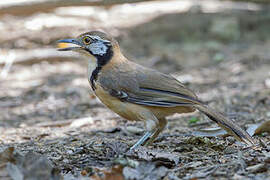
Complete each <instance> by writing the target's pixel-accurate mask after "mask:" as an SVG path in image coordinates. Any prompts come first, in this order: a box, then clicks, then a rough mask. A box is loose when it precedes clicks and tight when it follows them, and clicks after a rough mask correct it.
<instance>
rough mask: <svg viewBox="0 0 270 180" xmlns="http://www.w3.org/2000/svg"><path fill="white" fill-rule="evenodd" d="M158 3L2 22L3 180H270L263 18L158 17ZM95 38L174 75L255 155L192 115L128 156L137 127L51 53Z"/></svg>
mask: <svg viewBox="0 0 270 180" xmlns="http://www.w3.org/2000/svg"><path fill="white" fill-rule="evenodd" d="M206 2H208V1H206ZM209 2H210V1H209ZM158 3H161V2H149V3H137V5H136V6H134V5H132V6H131V5H130V6H129V5H117V6H113V7H110V8H102V7H83V8H80V11H79V12H78V7H76V8H77V9H76V8H75V7H66V8H57V9H55V10H54V11H51V12H46V13H36V14H32V15H28V16H20V17H19V16H11V15H5V16H1V17H0V18H1V22H0V30H1V31H0V41H1V45H0V51H1V54H2V55H3V56H2V57H0V58H1V60H0V63H1V69H0V73H1V74H0V76H1V77H0V132H1V134H0V160H1V161H2V162H0V177H1V179H12V178H13V179H19V178H20V177H22V176H24V177H39V178H38V179H40V177H41V176H42V177H43V178H44V179H47V178H48V177H51V178H55V179H57V178H60V177H64V179H89V177H90V179H107V180H108V179H200V178H208V179H217V178H218V179H270V170H269V169H270V141H269V140H270V136H269V133H267V131H268V132H269V131H270V130H269V127H270V125H269V118H270V53H269V49H270V35H269V28H270V15H269V12H268V11H264V10H258V8H259V6H258V7H257V6H256V5H253V6H254V8H253V9H252V8H251V9H249V10H245V9H242V10H239V9H237V8H233V7H238V6H237V5H238V4H232V5H231V6H230V7H227V6H228V5H227V4H226V3H224V6H221V7H222V8H220V7H218V8H217V7H216V9H214V10H213V7H212V6H211V5H210V6H209V7H208V5H207V4H206V5H205V4H202V5H200V6H199V5H194V6H190V7H189V8H187V9H184V8H183V10H181V11H182V12H180V11H179V10H178V9H177V8H172V7H171V6H170V8H171V9H170V8H167V10H166V11H165V10H164V11H162V10H160V9H159V8H160V6H159V4H158ZM171 3H176V4H175V6H179V4H178V3H179V2H177V1H171ZM149 5H152V6H151V7H152V11H153V12H149V11H148V10H147V8H148V6H149ZM161 5H162V6H163V7H167V6H165V5H166V3H165V4H162V3H161ZM183 5H186V4H185V3H184V4H183ZM253 6H249V7H253ZM143 7H144V8H143ZM168 7H169V6H168ZM243 7H244V6H243ZM132 8H135V9H136V8H137V9H136V10H134V9H132ZM211 8H212V9H211ZM139 9H140V10H141V11H139V12H140V13H139V12H137V11H138V10H139ZM259 9H260V8H259ZM211 10H212V12H211ZM89 16H90V18H89ZM93 29H103V30H105V31H107V32H110V33H111V34H112V35H114V36H115V37H116V38H117V40H119V43H120V46H121V47H122V51H123V53H124V54H125V55H126V56H127V57H128V58H129V59H131V60H133V61H135V62H136V63H139V64H143V65H145V66H148V67H151V68H154V69H158V70H159V71H162V72H164V73H170V74H172V75H173V76H174V77H176V78H177V79H179V80H180V81H182V82H183V83H184V84H185V85H186V86H187V87H188V88H190V89H192V90H194V92H196V94H197V95H198V97H199V98H200V99H201V100H203V101H205V102H207V103H208V104H209V106H211V107H212V108H214V109H216V110H218V111H221V112H223V113H224V114H225V115H226V116H228V117H229V118H231V119H233V120H234V121H235V123H237V124H239V125H240V126H241V127H242V128H244V129H246V130H248V131H249V132H250V133H251V134H252V135H253V134H254V131H255V130H256V129H257V131H258V132H257V135H254V136H253V137H254V138H255V140H256V142H257V146H256V147H248V146H246V145H244V144H242V143H240V142H237V141H236V140H235V139H234V138H233V137H231V136H228V135H227V134H226V133H224V132H223V131H222V130H220V129H219V128H216V127H217V126H216V124H214V123H213V122H212V121H211V120H209V119H208V118H207V117H205V116H204V115H202V114H200V113H198V112H196V113H193V114H187V115H174V116H171V117H169V118H168V119H169V123H168V126H167V128H166V130H165V131H164V132H163V133H162V134H161V135H160V136H159V137H158V138H157V140H156V141H155V142H154V144H153V145H152V146H149V147H140V148H138V149H137V150H135V151H134V152H128V148H129V147H131V146H132V145H133V144H134V143H135V142H136V141H137V140H138V139H139V138H140V137H141V136H142V135H143V132H144V129H143V123H142V122H128V121H126V120H124V119H123V118H121V117H119V116H118V115H116V114H115V113H113V112H112V111H110V110H109V109H107V108H106V107H105V106H104V105H102V103H101V102H100V101H99V100H98V99H97V98H96V97H95V96H94V94H93V92H92V91H91V88H90V86H89V84H88V81H87V73H86V65H87V63H88V60H85V59H83V58H81V57H79V56H78V55H76V54H72V53H67V54H66V52H57V51H56V43H55V42H56V41H57V40H58V39H63V38H67V37H75V36H77V35H79V34H80V33H82V32H85V31H88V30H93ZM63 53H65V54H63ZM2 59H3V61H2ZM1 61H2V62H1ZM262 123H264V124H263V125H261V124H262ZM258 127H260V131H259V130H258ZM206 128H208V129H206ZM209 128H210V129H209ZM262 129H263V130H262Z"/></svg>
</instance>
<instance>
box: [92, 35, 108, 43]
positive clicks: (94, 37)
mask: <svg viewBox="0 0 270 180" xmlns="http://www.w3.org/2000/svg"><path fill="white" fill-rule="evenodd" d="M89 37H90V38H92V39H97V40H99V41H103V42H106V43H110V41H108V40H105V39H102V38H100V37H99V36H89Z"/></svg>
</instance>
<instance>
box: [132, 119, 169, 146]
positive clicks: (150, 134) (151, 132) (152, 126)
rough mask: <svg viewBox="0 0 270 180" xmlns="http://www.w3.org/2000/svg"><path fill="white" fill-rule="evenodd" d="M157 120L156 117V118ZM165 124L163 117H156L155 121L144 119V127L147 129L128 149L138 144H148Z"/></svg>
mask: <svg viewBox="0 0 270 180" xmlns="http://www.w3.org/2000/svg"><path fill="white" fill-rule="evenodd" d="M156 120H157V119H156ZM166 125H167V120H166V119H165V118H162V119H158V121H157V123H156V121H153V120H148V121H146V129H147V130H148V131H147V132H146V133H145V134H144V135H143V137H141V139H140V140H139V141H137V142H136V143H135V144H134V145H133V146H132V147H131V148H130V150H133V149H135V148H137V147H138V146H140V145H143V146H144V145H145V146H148V145H150V144H152V142H153V141H154V140H155V139H156V137H157V136H158V135H159V134H160V133H161V132H162V131H163V129H164V128H165V127H166Z"/></svg>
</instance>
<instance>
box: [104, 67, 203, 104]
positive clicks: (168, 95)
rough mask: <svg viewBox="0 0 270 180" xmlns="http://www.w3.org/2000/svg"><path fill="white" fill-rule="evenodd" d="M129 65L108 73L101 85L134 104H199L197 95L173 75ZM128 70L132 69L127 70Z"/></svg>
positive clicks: (112, 93) (115, 95)
mask: <svg viewBox="0 0 270 180" xmlns="http://www.w3.org/2000/svg"><path fill="white" fill-rule="evenodd" d="M126 65H128V66H129V67H128V68H127V67H118V68H119V69H121V70H120V71H119V69H118V71H117V73H114V72H115V71H113V70H112V71H111V72H106V73H108V76H106V74H103V78H102V77H101V79H100V82H101V85H102V86H103V87H104V88H105V89H107V91H109V92H110V94H111V95H112V96H114V97H117V98H119V99H120V100H121V101H127V102H130V103H135V104H141V105H147V106H160V107H176V106H185V105H186V106H190V105H191V104H197V103H198V102H199V100H198V99H197V97H196V95H195V94H194V93H193V92H192V91H191V90H189V89H187V88H186V87H184V85H183V84H182V83H180V82H179V81H178V80H176V79H175V78H173V77H172V76H170V75H166V74H163V73H160V72H158V71H155V70H152V69H148V68H145V67H142V66H140V65H137V64H133V63H132V64H126ZM127 69H128V70H127Z"/></svg>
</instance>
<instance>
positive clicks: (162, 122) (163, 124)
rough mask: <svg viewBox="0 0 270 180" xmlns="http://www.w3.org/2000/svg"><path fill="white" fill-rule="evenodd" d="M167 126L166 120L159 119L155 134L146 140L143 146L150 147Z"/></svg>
mask: <svg viewBox="0 0 270 180" xmlns="http://www.w3.org/2000/svg"><path fill="white" fill-rule="evenodd" d="M166 125H167V120H166V119H165V118H162V119H159V124H158V127H157V130H156V131H155V133H154V134H153V135H152V136H151V137H150V138H149V139H148V140H147V141H145V143H144V144H143V145H145V146H148V145H151V144H152V143H153V142H154V140H155V139H156V138H157V137H158V135H159V134H160V133H161V132H162V131H163V130H164V128H165V127H166Z"/></svg>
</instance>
